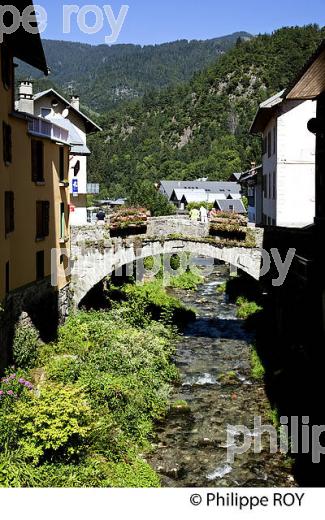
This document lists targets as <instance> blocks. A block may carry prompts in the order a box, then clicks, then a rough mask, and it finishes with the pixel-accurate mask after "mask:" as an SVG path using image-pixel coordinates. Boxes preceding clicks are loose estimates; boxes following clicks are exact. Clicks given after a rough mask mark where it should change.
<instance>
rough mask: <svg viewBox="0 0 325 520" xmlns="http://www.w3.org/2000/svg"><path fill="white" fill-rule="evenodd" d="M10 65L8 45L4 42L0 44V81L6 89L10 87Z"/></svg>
mask: <svg viewBox="0 0 325 520" xmlns="http://www.w3.org/2000/svg"><path fill="white" fill-rule="evenodd" d="M11 74H12V66H11V57H10V54H9V51H8V47H7V46H6V45H4V44H2V45H1V77H2V83H3V86H4V87H5V89H6V90H8V89H9V88H10V87H11V83H12V77H11Z"/></svg>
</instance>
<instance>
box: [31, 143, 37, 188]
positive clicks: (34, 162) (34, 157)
mask: <svg viewBox="0 0 325 520" xmlns="http://www.w3.org/2000/svg"><path fill="white" fill-rule="evenodd" d="M32 181H33V182H37V141H32Z"/></svg>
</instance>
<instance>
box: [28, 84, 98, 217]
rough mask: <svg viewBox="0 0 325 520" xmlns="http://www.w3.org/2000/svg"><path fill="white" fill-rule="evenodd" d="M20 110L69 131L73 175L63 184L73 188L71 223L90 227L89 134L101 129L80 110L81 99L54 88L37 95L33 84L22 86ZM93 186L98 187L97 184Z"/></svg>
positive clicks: (70, 163) (70, 160)
mask: <svg viewBox="0 0 325 520" xmlns="http://www.w3.org/2000/svg"><path fill="white" fill-rule="evenodd" d="M18 110H19V111H21V112H25V113H26V112H27V113H30V114H33V115H34V116H37V117H43V118H45V119H48V120H49V121H51V122H52V123H55V124H57V125H59V126H61V127H63V128H65V129H66V130H68V131H69V142H70V143H71V148H70V159H69V176H68V179H61V181H66V182H69V186H70V194H71V204H70V224H71V225H72V226H73V225H84V224H87V194H91V192H93V189H89V187H90V185H89V184H88V182H87V161H88V157H89V155H90V150H89V148H88V147H87V135H89V134H91V133H94V132H100V131H101V128H100V127H99V126H98V125H97V124H96V123H94V122H93V121H92V120H91V119H90V118H89V117H88V116H86V115H85V114H84V113H83V112H81V111H80V100H79V97H78V96H76V95H73V96H72V97H71V99H70V101H68V100H67V99H65V98H64V97H63V96H61V94H59V93H58V92H56V91H55V90H54V89H49V90H46V91H44V92H40V93H38V94H35V95H34V94H33V85H32V83H31V82H30V81H24V82H22V83H21V84H20V87H19V100H18ZM91 186H92V188H93V187H94V185H93V184H92V185H91ZM97 186H98V185H97ZM98 191H99V187H98V188H97V187H96V194H97V193H98Z"/></svg>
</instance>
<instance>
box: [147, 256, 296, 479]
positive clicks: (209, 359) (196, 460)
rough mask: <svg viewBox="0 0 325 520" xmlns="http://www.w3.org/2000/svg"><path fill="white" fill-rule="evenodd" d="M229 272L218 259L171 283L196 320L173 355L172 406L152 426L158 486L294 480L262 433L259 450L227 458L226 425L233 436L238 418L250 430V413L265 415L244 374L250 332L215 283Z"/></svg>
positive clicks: (259, 392) (259, 393)
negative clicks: (184, 284) (196, 275)
mask: <svg viewBox="0 0 325 520" xmlns="http://www.w3.org/2000/svg"><path fill="white" fill-rule="evenodd" d="M228 276H229V270H228V269H227V267H226V266H224V265H220V266H216V267H215V269H214V272H213V273H212V274H211V275H210V276H209V277H208V278H207V279H206V281H205V283H204V284H203V285H201V286H200V287H198V289H197V290H196V291H193V292H191V291H181V290H175V291H173V292H174V294H176V295H177V297H178V298H180V299H181V300H182V301H183V302H184V303H185V304H187V305H190V306H191V307H194V308H195V309H196V311H197V320H196V321H194V322H192V323H190V324H188V326H187V327H186V329H185V330H184V332H183V335H182V336H181V339H180V341H179V343H178V347H177V353H176V356H175V362H176V364H177V366H178V368H179V370H180V374H181V383H180V385H179V386H176V387H175V388H174V391H173V393H172V396H171V410H170V413H169V414H168V416H167V418H166V419H165V420H164V421H163V422H162V423H161V424H158V426H157V437H158V439H157V443H156V445H155V448H154V451H153V453H152V455H151V456H150V460H149V462H150V463H151V465H152V466H153V467H154V469H155V470H156V471H157V472H158V473H159V475H160V476H161V481H162V486H163V487H272V486H277V487H284V486H285V487H290V486H294V485H295V482H294V478H293V476H292V473H291V470H290V465H289V464H288V461H287V460H286V459H285V457H284V456H283V455H281V454H280V453H276V454H271V453H269V451H270V450H269V449H267V447H268V438H267V437H264V442H263V451H262V452H261V453H254V451H253V448H252V449H249V450H248V451H247V452H246V453H244V454H242V455H238V456H237V457H236V458H235V460H234V461H233V462H228V461H227V427H228V428H229V426H230V427H232V432H233V433H234V439H235V442H237V444H238V443H240V442H241V441H242V439H241V438H240V437H239V436H238V437H237V436H236V434H237V433H238V430H236V426H237V425H245V426H246V427H248V428H249V429H250V431H251V432H252V430H253V427H254V417H256V416H260V417H262V420H263V424H270V423H271V421H270V418H269V416H268V414H269V411H270V408H269V404H268V399H267V396H266V394H265V390H264V385H263V384H262V383H260V382H255V381H253V380H252V379H251V377H250V376H251V373H250V356H251V354H250V353H251V347H250V345H251V341H252V339H253V337H252V335H251V334H250V333H249V332H248V331H247V330H246V329H245V326H244V322H243V321H241V320H238V319H237V318H236V307H235V305H232V304H230V303H229V302H227V298H226V296H225V295H223V294H220V293H218V292H217V290H216V289H217V287H218V286H219V285H220V284H222V283H224V282H225V281H226V280H227V278H228ZM183 401H186V403H187V406H186V405H185V404H183V403H182V402H183ZM236 439H237V440H236ZM250 441H251V442H253V441H254V436H253V435H251V437H250Z"/></svg>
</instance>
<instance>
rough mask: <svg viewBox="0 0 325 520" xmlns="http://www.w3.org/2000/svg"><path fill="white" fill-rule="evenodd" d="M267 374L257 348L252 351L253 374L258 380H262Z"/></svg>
mask: <svg viewBox="0 0 325 520" xmlns="http://www.w3.org/2000/svg"><path fill="white" fill-rule="evenodd" d="M264 375H265V368H264V366H263V364H262V361H261V359H260V357H259V355H258V353H257V352H256V350H255V349H253V350H252V353H251V376H252V378H253V379H255V380H256V381H262V380H263V378H264Z"/></svg>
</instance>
